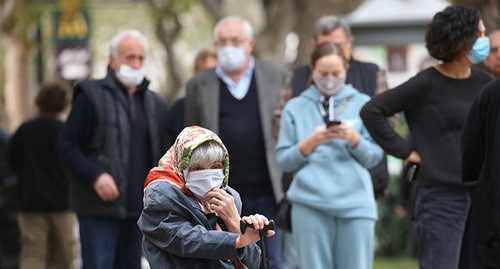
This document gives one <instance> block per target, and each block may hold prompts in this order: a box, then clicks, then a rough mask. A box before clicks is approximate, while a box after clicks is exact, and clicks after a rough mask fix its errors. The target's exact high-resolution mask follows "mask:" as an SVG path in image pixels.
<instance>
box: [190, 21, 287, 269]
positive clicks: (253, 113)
mask: <svg viewBox="0 0 500 269" xmlns="http://www.w3.org/2000/svg"><path fill="white" fill-rule="evenodd" d="M214 45H215V47H216V48H217V57H218V64H217V66H216V67H215V69H209V70H205V71H202V72H201V73H199V74H197V75H196V76H194V77H193V78H192V79H191V80H190V81H188V83H187V86H186V92H187V93H186V110H185V113H186V114H185V115H186V124H187V125H199V126H202V127H205V128H207V129H210V130H212V131H214V132H215V133H217V134H218V135H219V136H220V138H221V139H222V140H223V141H224V143H225V145H226V147H227V149H228V150H229V152H231V173H230V177H231V182H232V185H233V187H234V188H235V189H237V190H238V192H239V193H240V194H241V198H242V201H243V208H242V212H241V213H242V215H248V214H253V213H255V212H259V214H262V215H264V216H266V217H267V218H269V219H274V217H275V215H276V211H277V201H279V200H280V199H281V198H282V197H283V188H282V185H281V175H282V173H281V170H280V168H279V166H278V164H277V162H276V160H275V158H274V147H275V145H276V138H275V137H274V135H273V133H272V124H271V122H272V115H273V114H272V113H273V110H274V109H275V108H276V107H277V105H278V97H279V91H280V90H281V89H282V88H283V87H284V81H285V77H286V73H287V70H286V68H285V67H284V66H280V65H277V64H273V63H270V62H265V61H261V60H258V59H255V58H254V57H253V56H252V50H253V47H254V45H255V39H254V37H253V29H252V26H251V25H250V23H249V22H248V21H247V20H245V19H242V18H240V17H235V16H229V17H225V18H223V19H221V20H220V21H219V22H218V23H217V24H216V26H215V28H214ZM276 232H277V235H278V236H276V235H275V236H273V237H271V238H268V240H267V248H268V249H267V250H268V257H269V265H270V266H269V267H270V268H281V264H280V259H281V257H280V256H281V252H280V238H279V231H278V230H276Z"/></svg>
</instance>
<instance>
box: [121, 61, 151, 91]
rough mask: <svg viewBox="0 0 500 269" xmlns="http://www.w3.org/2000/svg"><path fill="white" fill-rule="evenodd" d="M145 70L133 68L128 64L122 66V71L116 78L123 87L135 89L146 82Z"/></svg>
mask: <svg viewBox="0 0 500 269" xmlns="http://www.w3.org/2000/svg"><path fill="white" fill-rule="evenodd" d="M144 75H145V74H144V70H143V69H142V68H141V69H135V68H132V67H130V66H128V65H126V64H122V65H120V70H118V73H117V74H116V76H117V77H118V79H119V80H120V82H121V83H123V85H125V86H127V87H135V86H138V85H139V84H141V82H142V81H143V80H144Z"/></svg>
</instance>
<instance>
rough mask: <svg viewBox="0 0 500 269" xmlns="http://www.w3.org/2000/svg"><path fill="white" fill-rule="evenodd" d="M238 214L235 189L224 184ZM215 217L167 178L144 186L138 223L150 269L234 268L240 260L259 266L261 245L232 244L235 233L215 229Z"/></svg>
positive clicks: (238, 197)
mask: <svg viewBox="0 0 500 269" xmlns="http://www.w3.org/2000/svg"><path fill="white" fill-rule="evenodd" d="M226 190H227V191H228V193H229V194H231V195H232V196H233V197H234V200H235V204H236V208H237V209H238V212H240V213H241V198H240V195H239V194H238V192H236V191H235V190H234V189H232V188H230V187H227V189H226ZM216 220H217V217H216V216H215V214H208V215H205V213H204V212H203V211H202V209H201V206H200V205H199V204H198V203H197V202H196V200H195V199H194V198H193V197H192V196H189V195H187V194H185V193H184V192H182V190H181V189H179V188H178V187H177V186H174V185H172V184H171V183H169V182H167V181H162V180H157V181H154V182H152V183H151V184H149V185H148V186H147V187H146V188H145V189H144V209H143V211H142V214H141V216H140V217H139V220H138V222H137V224H138V225H139V228H140V229H141V231H142V233H143V234H144V239H143V252H144V256H145V257H146V258H147V260H148V262H149V265H150V266H151V268H152V269H157V268H189V269H196V268H200V269H207V268H233V269H234V268H235V267H234V265H233V264H232V262H231V260H241V261H242V262H243V264H245V265H246V266H247V267H248V268H256V269H257V268H259V265H260V260H261V257H260V248H259V247H258V246H257V244H255V243H254V244H250V245H247V246H246V247H244V248H241V249H235V247H234V245H235V242H236V239H237V238H238V234H235V233H230V232H225V231H217V230H215V229H214V227H215V222H216Z"/></svg>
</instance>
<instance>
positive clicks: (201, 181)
mask: <svg viewBox="0 0 500 269" xmlns="http://www.w3.org/2000/svg"><path fill="white" fill-rule="evenodd" d="M223 180H224V171H223V170H222V169H203V170H196V171H190V172H188V173H187V176H186V188H188V189H189V190H190V191H191V192H192V193H193V194H194V195H195V196H196V198H198V199H199V200H200V201H201V202H205V201H206V199H205V194H206V193H207V192H209V191H210V190H211V189H213V188H220V187H221V186H222V181H223Z"/></svg>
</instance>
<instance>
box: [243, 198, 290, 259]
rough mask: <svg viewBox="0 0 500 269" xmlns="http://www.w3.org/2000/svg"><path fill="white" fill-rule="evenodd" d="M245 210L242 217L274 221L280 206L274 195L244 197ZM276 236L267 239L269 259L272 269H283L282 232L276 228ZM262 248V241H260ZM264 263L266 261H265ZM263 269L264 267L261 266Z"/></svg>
mask: <svg viewBox="0 0 500 269" xmlns="http://www.w3.org/2000/svg"><path fill="white" fill-rule="evenodd" d="M241 201H242V203H243V209H242V212H241V216H248V215H253V214H260V215H264V216H266V217H267V218H268V219H270V220H271V219H274V217H275V216H276V212H277V211H278V205H277V203H276V200H275V199H274V196H273V195H268V196H262V197H255V198H246V199H244V198H243V197H242V199H241ZM275 231H276V234H275V235H274V236H272V237H267V239H266V242H267V254H268V259H269V268H270V269H281V247H280V234H281V231H280V230H279V229H278V228H277V227H275ZM259 246H260V241H259ZM263 262H264V261H263ZM261 268H262V266H261Z"/></svg>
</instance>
